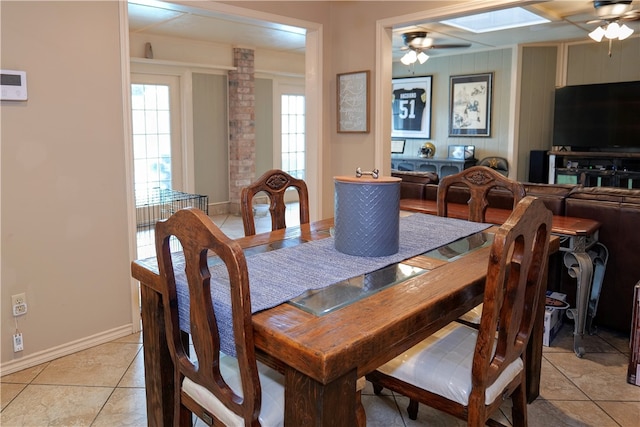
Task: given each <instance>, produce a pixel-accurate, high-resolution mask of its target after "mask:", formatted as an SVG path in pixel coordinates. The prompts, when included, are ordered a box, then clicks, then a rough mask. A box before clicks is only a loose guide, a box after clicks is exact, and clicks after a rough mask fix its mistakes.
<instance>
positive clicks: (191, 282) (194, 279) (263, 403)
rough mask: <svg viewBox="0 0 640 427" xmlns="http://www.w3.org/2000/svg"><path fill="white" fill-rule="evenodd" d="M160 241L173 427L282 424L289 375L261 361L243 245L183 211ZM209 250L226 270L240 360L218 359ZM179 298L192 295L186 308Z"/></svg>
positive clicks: (158, 234) (198, 214)
mask: <svg viewBox="0 0 640 427" xmlns="http://www.w3.org/2000/svg"><path fill="white" fill-rule="evenodd" d="M173 238H177V240H178V241H179V243H180V244H181V246H182V251H183V254H184V263H180V262H178V261H175V260H174V259H173V257H172V253H171V251H170V246H169V241H170V240H172V239H173ZM155 239H156V251H157V257H158V267H159V271H160V276H161V278H162V281H163V288H162V304H163V307H164V308H163V310H164V322H165V328H166V335H167V341H168V344H169V352H170V354H171V358H172V360H173V365H174V383H175V390H174V402H175V405H174V410H173V411H174V412H173V413H174V425H177V426H191V425H192V420H191V419H192V413H193V414H195V415H196V416H197V417H199V418H200V419H202V420H203V421H205V422H206V423H207V424H209V425H212V424H213V425H218V424H220V425H228V426H258V425H265V426H281V425H283V419H284V376H283V375H282V374H280V373H279V372H277V371H275V370H274V369H271V368H269V367H267V366H265V365H263V364H262V363H260V362H258V361H257V360H256V353H255V346H254V339H253V326H252V323H251V298H250V295H249V276H248V272H247V264H246V260H245V257H244V253H243V252H242V249H241V248H240V246H239V245H238V243H237V242H235V241H233V240H231V239H229V238H228V237H227V236H226V235H225V234H224V233H223V232H222V231H220V229H219V228H218V227H217V226H216V225H215V224H214V223H213V222H212V221H211V219H210V218H209V217H208V216H207V215H205V213H204V212H202V211H201V210H198V209H196V208H185V209H182V210H179V211H177V212H176V213H175V214H173V215H172V216H171V217H169V218H168V219H166V220H163V221H160V222H158V223H157V224H156V228H155ZM208 251H213V252H214V253H215V254H216V255H217V256H218V257H219V258H220V260H221V261H222V262H224V264H225V265H226V268H227V272H228V283H229V288H228V292H229V293H230V297H231V310H232V317H233V321H232V323H233V336H234V339H235V350H236V354H237V356H235V357H232V356H230V355H227V354H223V353H221V352H220V333H219V330H218V326H217V324H216V313H215V311H216V310H215V308H214V306H215V304H214V303H213V301H212V297H211V283H210V282H211V273H210V270H209V268H208V265H207V254H208ZM182 274H184V275H185V276H186V288H187V289H183V288H181V289H180V290H179V289H177V286H176V277H181V275H182ZM183 282H184V280H183ZM220 283H225V282H224V281H221V282H220ZM218 286H219V285H218ZM178 292H188V294H189V307H188V308H185V307H181V306H180V305H179V304H178ZM181 310H188V318H189V319H190V336H191V340H192V342H193V346H192V347H191V350H193V352H194V353H195V354H193V355H192V356H191V359H190V346H189V344H188V341H187V342H185V340H184V332H183V331H182V330H181V328H180V315H179V313H180V311H181ZM193 358H195V359H197V360H196V361H192V359H193ZM147 375H153V373H149V372H147Z"/></svg>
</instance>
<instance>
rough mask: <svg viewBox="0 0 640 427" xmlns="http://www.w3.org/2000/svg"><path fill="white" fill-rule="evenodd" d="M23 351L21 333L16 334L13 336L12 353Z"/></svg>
mask: <svg viewBox="0 0 640 427" xmlns="http://www.w3.org/2000/svg"><path fill="white" fill-rule="evenodd" d="M22 350H24V341H22V333H21V332H18V333H16V334H14V335H13V352H14V353H17V352H19V351H22Z"/></svg>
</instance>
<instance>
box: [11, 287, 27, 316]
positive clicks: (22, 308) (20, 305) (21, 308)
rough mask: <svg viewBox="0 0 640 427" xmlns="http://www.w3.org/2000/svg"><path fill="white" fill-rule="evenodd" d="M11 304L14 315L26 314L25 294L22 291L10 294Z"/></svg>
mask: <svg viewBox="0 0 640 427" xmlns="http://www.w3.org/2000/svg"><path fill="white" fill-rule="evenodd" d="M11 306H12V307H13V315H14V316H22V315H23V314H27V295H26V294H25V293H24V292H23V293H21V294H16V295H12V296H11Z"/></svg>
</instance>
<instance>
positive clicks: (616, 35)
mask: <svg viewBox="0 0 640 427" xmlns="http://www.w3.org/2000/svg"><path fill="white" fill-rule="evenodd" d="M631 3H632V0H594V2H593V7H594V8H595V10H596V15H597V16H598V18H597V19H595V20H592V21H588V22H587V24H594V23H598V24H599V25H598V27H597V28H596V29H595V30H593V31H592V32H590V33H589V37H591V38H592V39H593V40H595V41H597V42H601V41H602V39H603V37H606V38H607V39H608V41H609V56H611V42H612V40H614V39H618V40H624V39H626V38H627V37H629V36H630V35H631V34H633V29H631V28H629V27H628V26H627V25H626V24H625V23H624V22H625V21H626V22H630V21H637V20H640V10H637V9H633V5H632V4H631Z"/></svg>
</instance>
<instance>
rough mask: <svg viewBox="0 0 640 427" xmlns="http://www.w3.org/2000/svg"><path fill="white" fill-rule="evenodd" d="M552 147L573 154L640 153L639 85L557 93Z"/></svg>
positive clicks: (596, 86) (573, 88) (594, 86)
mask: <svg viewBox="0 0 640 427" xmlns="http://www.w3.org/2000/svg"><path fill="white" fill-rule="evenodd" d="M553 145H554V146H565V147H567V146H570V147H576V149H575V150H574V151H580V150H583V151H607V150H608V149H616V150H619V149H633V151H636V150H638V149H640V81H633V82H621V83H604V84H591V85H579V86H565V87H562V88H558V89H556V91H555V111H554V121H553Z"/></svg>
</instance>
